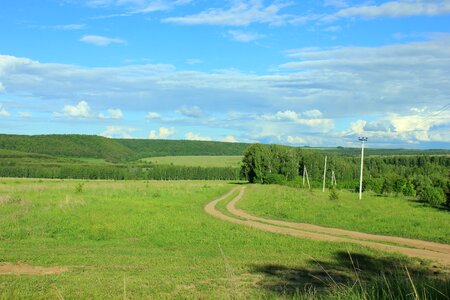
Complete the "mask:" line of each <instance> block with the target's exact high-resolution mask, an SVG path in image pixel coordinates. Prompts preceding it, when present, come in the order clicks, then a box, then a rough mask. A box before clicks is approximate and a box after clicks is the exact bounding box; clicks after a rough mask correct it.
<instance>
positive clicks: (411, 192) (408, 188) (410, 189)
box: [402, 182, 416, 197]
mask: <svg viewBox="0 0 450 300" xmlns="http://www.w3.org/2000/svg"><path fill="white" fill-rule="evenodd" d="M402 193H403V195H405V196H410V197H415V196H416V190H415V189H414V185H413V184H412V183H411V182H407V183H405V185H404V186H403V187H402Z"/></svg>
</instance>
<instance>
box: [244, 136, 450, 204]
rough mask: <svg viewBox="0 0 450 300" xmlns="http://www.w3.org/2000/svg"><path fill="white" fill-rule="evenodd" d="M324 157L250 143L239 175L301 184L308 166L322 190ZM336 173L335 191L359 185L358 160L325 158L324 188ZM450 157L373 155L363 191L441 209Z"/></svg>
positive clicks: (449, 190)
mask: <svg viewBox="0 0 450 300" xmlns="http://www.w3.org/2000/svg"><path fill="white" fill-rule="evenodd" d="M324 158H325V154H324V153H321V152H318V151H313V150H309V149H305V148H291V147H286V146H280V145H262V144H254V145H252V146H250V147H249V148H248V149H247V150H246V152H245V153H244V158H243V164H242V169H241V174H242V177H244V178H246V179H247V180H248V181H249V182H252V183H263V184H264V183H279V184H288V185H294V186H299V182H300V181H301V176H302V175H303V170H304V168H306V170H307V172H308V175H309V180H310V182H311V184H312V186H313V187H319V186H320V187H321V186H322V180H323V173H324ZM332 171H334V173H335V176H336V180H337V182H338V187H340V188H347V189H356V188H357V187H358V185H359V174H360V157H346V156H338V155H332V154H331V155H328V163H327V170H326V171H325V174H326V184H327V186H329V185H330V184H331V183H330V182H331V180H330V176H331V173H332ZM449 174H450V156H445V155H440V156H431V155H416V156H374V157H367V158H365V164H364V178H365V179H364V182H363V189H364V190H372V191H374V192H376V193H379V194H397V195H398V194H403V195H406V196H419V197H420V198H421V199H422V200H424V201H427V202H430V203H432V204H433V205H437V206H439V205H441V204H443V203H445V202H446V201H448V202H450V201H449V200H448V199H449V196H450V181H449Z"/></svg>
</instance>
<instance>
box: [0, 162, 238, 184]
mask: <svg viewBox="0 0 450 300" xmlns="http://www.w3.org/2000/svg"><path fill="white" fill-rule="evenodd" d="M0 177H19V178H55V179H56V178H57V179H109V180H141V179H144V180H239V179H240V173H239V169H236V168H221V167H211V168H202V167H184V166H172V165H152V166H149V165H106V164H105V165H89V164H87V165H83V164H62V165H58V164H48V165H44V164H42V165H40V164H26V165H14V166H11V165H4V166H1V167H0Z"/></svg>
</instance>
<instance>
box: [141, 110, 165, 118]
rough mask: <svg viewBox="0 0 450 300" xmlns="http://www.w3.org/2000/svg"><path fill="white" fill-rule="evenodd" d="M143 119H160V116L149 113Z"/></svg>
mask: <svg viewBox="0 0 450 300" xmlns="http://www.w3.org/2000/svg"><path fill="white" fill-rule="evenodd" d="M145 118H146V119H159V118H161V116H160V114H158V113H156V112H153V111H151V112H149V113H148V114H147V115H146V116H145Z"/></svg>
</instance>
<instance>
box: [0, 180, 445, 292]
mask: <svg viewBox="0 0 450 300" xmlns="http://www.w3.org/2000/svg"><path fill="white" fill-rule="evenodd" d="M232 186H233V185H232V184H230V183H226V182H218V181H178V182H144V181H139V182H137V181H120V182H114V181H96V182H86V181H60V180H53V181H52V180H43V181H42V180H23V179H0V215H1V218H0V270H1V267H2V266H5V265H12V266H18V265H21V266H40V267H57V268H60V270H62V271H64V272H61V273H54V274H48V275H39V274H38V273H39V272H36V274H30V275H20V276H18V275H17V274H14V273H12V274H9V275H5V274H3V275H0V298H1V299H14V298H21V299H23V298H29V299H43V298H45V299H48V298H59V299H63V298H65V299H72V298H77V299H78V298H89V299H97V298H100V299H104V298H114V299H117V298H121V299H131V298H178V299H186V298H197V299H198V298H206V299H243V298H258V299H261V298H265V299H270V298H301V299H310V298H311V296H316V297H319V298H330V297H331V298H334V299H349V298H354V299H358V298H366V299H367V298H369V299H376V298H382V297H380V295H381V294H380V293H387V295H389V293H391V294H395V291H393V292H392V291H390V290H389V289H388V290H389V291H387V289H386V288H383V287H382V280H385V281H387V282H391V280H393V281H394V282H396V283H398V284H396V285H392V289H393V290H396V289H399V287H402V288H404V289H405V290H406V291H407V292H405V291H403V293H404V294H405V297H404V299H407V298H408V296H407V294H408V293H413V288H412V287H411V285H410V283H409V281H408V280H407V277H405V274H404V273H399V274H403V275H398V274H397V273H395V270H397V269H399V270H403V271H402V272H404V269H402V268H403V266H407V267H408V270H409V272H410V273H411V275H412V280H413V281H414V283H415V287H416V289H417V290H418V293H419V294H420V295H421V296H422V294H421V291H422V289H421V288H422V287H423V286H424V285H425V284H428V285H431V286H433V288H435V289H437V290H439V291H440V293H443V294H444V295H445V294H448V293H449V292H450V285H449V280H448V277H446V275H445V274H443V273H442V272H443V271H439V270H436V269H435V270H434V271H433V272H434V273H433V272H432V271H430V270H428V269H427V268H426V266H428V263H427V262H423V261H420V260H416V259H407V258H404V257H403V256H400V255H393V254H386V253H380V252H377V251H374V250H371V249H367V248H364V247H361V246H357V245H346V244H340V243H328V242H318V241H312V240H305V239H298V238H293V237H289V236H282V235H276V234H271V233H266V232H262V231H258V230H256V229H252V228H247V227H242V226H240V225H235V224H229V223H226V222H224V221H221V220H218V219H215V218H213V217H211V216H209V215H207V214H205V212H204V211H203V207H204V205H205V204H206V203H207V202H209V201H210V200H212V199H214V198H216V197H218V196H219V195H222V194H225V192H227V191H229V190H230V189H231V188H232ZM267 188H269V190H267V189H266V187H263V186H257V187H256V186H255V187H251V191H250V190H249V193H248V195H249V197H250V198H249V199H247V198H246V199H244V200H243V202H242V203H252V202H251V201H250V200H251V199H254V198H255V195H257V194H258V193H260V194H261V193H262V194H265V193H268V192H272V193H275V195H276V193H280V191H279V190H278V191H277V188H278V187H276V188H274V187H267ZM287 193H290V192H289V191H288V192H287ZM247 200H249V201H247ZM349 255H350V256H351V257H352V259H353V261H354V262H355V263H358V266H359V268H360V269H361V271H359V269H358V270H356V268H355V267H354V265H353V264H352V263H351V260H350V258H349ZM17 268H18V269H19V270H20V268H19V267H17ZM38 270H39V269H38ZM383 270H384V271H383ZM386 270H389V271H386ZM381 272H383V276H385V277H382V276H380V274H382V273H381ZM391 273H392V274H391ZM444 273H445V272H444ZM386 276H387V279H386ZM396 276H400V277H401V278H400V279H395V278H397V277H396ZM383 278H384V279H383ZM356 283H357V284H356ZM388 292H389V293H388ZM386 298H387V297H386ZM397 299H400V298H398V297H397ZM443 299H444V298H443Z"/></svg>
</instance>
